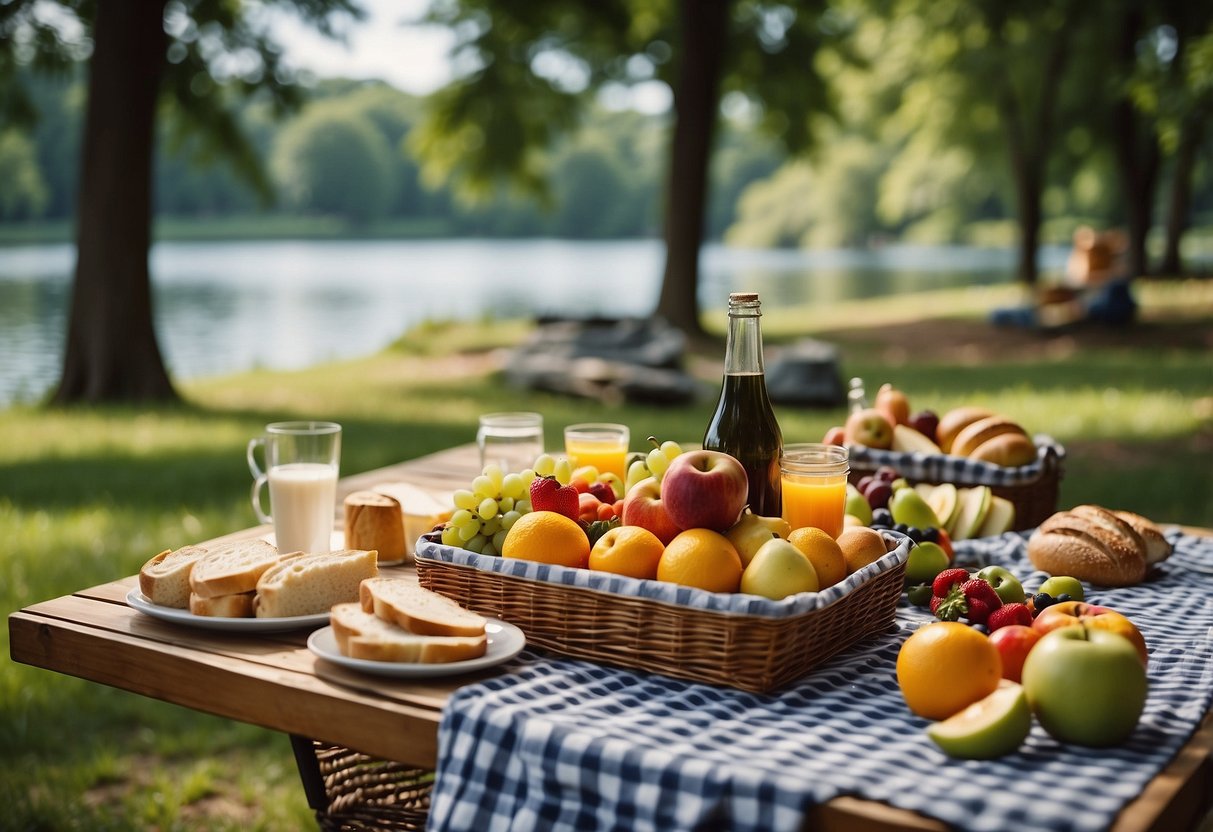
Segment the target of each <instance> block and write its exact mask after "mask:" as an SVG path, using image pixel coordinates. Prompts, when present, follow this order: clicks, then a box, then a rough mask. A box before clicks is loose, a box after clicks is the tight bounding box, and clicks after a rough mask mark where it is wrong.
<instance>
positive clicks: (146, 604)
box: [126, 587, 329, 633]
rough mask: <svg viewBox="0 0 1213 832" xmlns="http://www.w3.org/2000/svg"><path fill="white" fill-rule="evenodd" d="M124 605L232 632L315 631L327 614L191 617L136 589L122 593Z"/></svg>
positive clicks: (326, 617) (146, 613)
mask: <svg viewBox="0 0 1213 832" xmlns="http://www.w3.org/2000/svg"><path fill="white" fill-rule="evenodd" d="M126 603H127V604H129V605H130V606H132V607H134V608H135V609H137V610H139V612H141V613H143V614H144V615H150V616H151V617H152V618H159V619H160V620H161V621H171V622H173V623H174V624H186V625H188V626H190V627H198V628H200V629H203V630H226V631H228V632H232V633H277V632H283V631H285V630H301V629H303V628H305V627H308V628H315V627H319V626H322V625H324V624H327V623H329V614H328V613H327V612H320V613H316V614H315V615H296V616H292V617H290V618H219V617H217V616H212V615H194V614H193V613H192V612H190V611H189V610H179V609H177V608H176V607H162V606H160V605H159V604H153V603H152V602H151V601H149V600H148V599H147V596H146V595H144V594H143V593H142V592H140V590H139V587H135V588H133V589H132V590H131V591H130V592H128V593H126Z"/></svg>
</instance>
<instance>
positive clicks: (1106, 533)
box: [1028, 505, 1169, 586]
mask: <svg viewBox="0 0 1213 832" xmlns="http://www.w3.org/2000/svg"><path fill="white" fill-rule="evenodd" d="M1141 519H1142V520H1145V518H1141ZM1146 522H1147V523H1148V522H1149V521H1146ZM1150 526H1153V524H1152V523H1150ZM1143 528H1144V526H1143ZM1154 531H1157V532H1158V536H1159V537H1162V532H1161V531H1158V529H1157V527H1154ZM1163 542H1164V543H1165V542H1166V541H1165V539H1164V540H1163ZM1168 548H1169V547H1168ZM1028 559H1029V560H1031V561H1032V565H1033V566H1035V567H1036V568H1037V569H1040V570H1041V571H1043V572H1048V573H1049V574H1050V575H1070V576H1072V577H1075V578H1078V579H1079V580H1082V581H1088V582H1090V583H1093V584H1098V585H1100V586H1130V585H1132V584H1136V583H1140V582H1141V580H1142V579H1143V578H1145V576H1146V572H1147V571H1148V569H1149V567H1150V560H1149V547H1148V544H1147V542H1146V540H1145V539H1144V538H1143V536H1142V535H1141V534H1139V533H1138V532H1137V530H1136V529H1135V528H1134V527H1133V525H1131V524H1130V523H1129V522H1127V521H1126V520H1125V519H1124V518H1123V517H1121V516H1120V515H1118V514H1116V513H1114V512H1111V511H1108V510H1107V509H1105V508H1102V507H1100V506H1094V505H1081V506H1075V507H1074V508H1072V509H1070V510H1069V511H1059V512H1057V513H1056V514H1054V515H1053V516H1052V517H1050V518H1048V519H1047V520H1045V521H1044V522H1043V523H1041V524H1040V527H1039V528H1038V529H1037V530H1036V531H1035V532H1033V534H1032V537H1031V538H1029V540H1028Z"/></svg>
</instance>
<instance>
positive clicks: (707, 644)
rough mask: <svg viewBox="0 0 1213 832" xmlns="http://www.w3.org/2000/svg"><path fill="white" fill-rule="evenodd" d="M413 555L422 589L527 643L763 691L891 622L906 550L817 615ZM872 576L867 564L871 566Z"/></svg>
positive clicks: (428, 552) (429, 552)
mask: <svg viewBox="0 0 1213 832" xmlns="http://www.w3.org/2000/svg"><path fill="white" fill-rule="evenodd" d="M436 546H438V544H436V543H435V542H433V541H432V540H423V541H422V542H421V544H420V546H419V547H418V549H417V553H416V565H417V575H418V578H419V580H420V583H421V585H422V586H424V587H427V588H429V589H432V590H434V591H436V592H439V593H441V594H443V595H445V596H447V597H448V598H451V599H453V600H455V601H457V602H459V603H460V604H462V605H463V606H465V607H467V608H469V609H472V610H475V611H476V612H479V613H480V614H482V615H489V616H493V617H496V618H500V619H502V620H504V621H509V622H511V623H513V624H516V625H517V626H518V627H520V628H521V629H522V631H523V632H524V633H525V634H526V637H527V642H528V644H529V645H530V646H533V647H540V648H543V649H545V650H549V651H551V652H553V653H557V654H560V655H563V656H570V657H573V658H578V659H589V660H591V661H596V662H601V663H604V664H612V665H616V666H619V667H626V668H633V669H638V670H647V671H652V672H654V673H663V674H665V675H667V676H673V677H676V678H679V679H687V680H691V681H696V682H707V683H710V684H716V685H727V686H730V687H735V688H740V689H742V690H748V691H755V692H759V693H761V692H765V691H769V690H774V689H776V688H779V687H781V686H783V685H785V684H788V683H789V682H792V681H794V680H796V679H799V678H800V677H802V676H804V675H805V674H806V673H808V672H809V671H811V670H812V669H813V668H814V667H816V666H817V665H819V664H821V663H823V662H825V661H826V660H827V659H829V658H830V657H831V656H833V655H835V654H836V653H839V652H840V651H842V650H845V649H847V648H848V647H850V646H852V645H853V644H856V643H857V642H860V641H863V640H864V639H867V638H869V637H871V636H873V635H876V634H878V633H881V632H884V631H885V630H887V629H888V628H889V627H890V626H891V625H892V623H893V616H894V613H895V611H896V608H897V601H898V599H899V598H900V596H901V592H902V584H903V581H904V577H905V558H906V556H907V553H908V549H907V548H906V547H907V546H908V544H906V543H904V542H903V543H902V547H900V548H899V549H898V550H896V551H895V552H894V553H893V557H892V559H890V560H889V561H888V562H887V563H886V564H885V565H886V567H887V568H885V569H884V570H883V571H873V572H872V574H871V577H870V578H867V579H865V580H863V581H862V583H860V584H859V585H858V586H857V587H856V588H855V589H854V590H852V591H851V592H849V593H847V594H845V595H843V596H842V597H841V598H840V599H838V600H837V601H835V602H833V603H831V604H829V605H827V606H824V607H820V608H818V609H814V610H811V611H808V612H802V613H797V614H792V615H787V616H782V617H771V616H767V615H748V614H737V613H728V612H720V611H715V610H707V609H697V608H694V607H688V606H684V605H681V604H674V603H667V602H664V601H660V600H656V599H653V598H644V597H637V596H629V595H622V594H617V593H613V592H604V591H600V590H598V589H592V588H587V587H584V586H569V585H567V584H561V583H556V582H551V581H543V580H532V579H528V578H523V577H519V576H516V575H509V574H503V573H500V572H495V571H489V570H484V569H480V568H477V567H475V566H469V565H466V564H462V563H450V562H448V561H445V560H440V559H437V558H435V557H434V556H433V555H434V552H435V547H436ZM869 569H871V567H869Z"/></svg>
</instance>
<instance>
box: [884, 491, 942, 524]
mask: <svg viewBox="0 0 1213 832" xmlns="http://www.w3.org/2000/svg"><path fill="white" fill-rule="evenodd" d="M889 512H890V513H891V514H892V515H893V522H894V523H905V524H906V525H907V526H917V527H918V528H920V529H937V528H939V518H938V517H936V516H935V512H933V511H931V507H930V506H929V505H927V501H926V500H924V499H923V498H922V495H921V494H919V493H918V492H917V491H915V490H914V489H913V488H899V489H897V490H896V491H894V492H893V497H892V499H890V500H889Z"/></svg>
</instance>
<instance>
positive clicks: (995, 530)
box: [977, 494, 1015, 537]
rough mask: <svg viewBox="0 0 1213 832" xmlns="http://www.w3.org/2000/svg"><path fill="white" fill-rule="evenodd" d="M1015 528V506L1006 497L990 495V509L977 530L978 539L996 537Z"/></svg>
mask: <svg viewBox="0 0 1213 832" xmlns="http://www.w3.org/2000/svg"><path fill="white" fill-rule="evenodd" d="M1014 526H1015V504H1014V503H1012V502H1011V501H1010V500H1008V499H1007V498H1006V497H999V496H998V495H997V494H992V495H990V509H989V511H987V512H986V519H985V522H983V523H982V524H981V528H980V529H978V530H977V536H978V537H997V536H998V535H1000V534H1002V533H1003V532H1009V531H1011V529H1012V528H1014Z"/></svg>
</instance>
